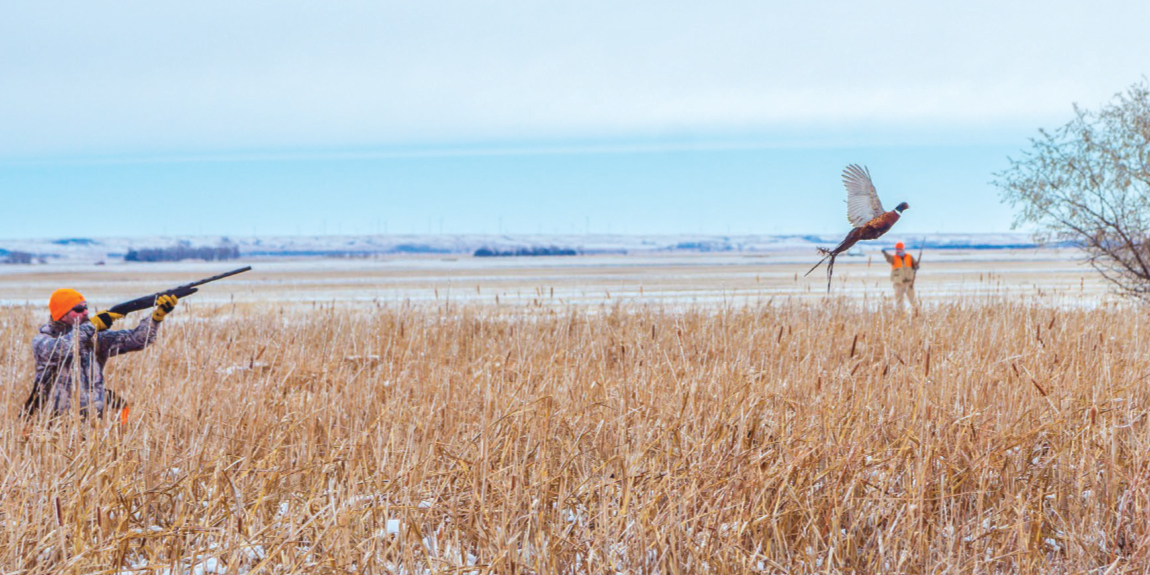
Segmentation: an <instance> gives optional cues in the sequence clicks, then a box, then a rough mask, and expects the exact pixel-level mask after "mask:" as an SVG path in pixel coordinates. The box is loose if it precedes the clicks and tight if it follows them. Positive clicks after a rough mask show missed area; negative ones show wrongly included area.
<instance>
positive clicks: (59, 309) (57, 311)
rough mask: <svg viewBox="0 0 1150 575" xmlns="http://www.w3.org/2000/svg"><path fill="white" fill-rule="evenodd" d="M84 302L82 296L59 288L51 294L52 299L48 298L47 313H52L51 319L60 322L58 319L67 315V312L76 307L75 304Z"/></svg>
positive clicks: (76, 292)
mask: <svg viewBox="0 0 1150 575" xmlns="http://www.w3.org/2000/svg"><path fill="white" fill-rule="evenodd" d="M82 301H85V300H84V296H83V295H81V294H80V292H78V291H76V290H74V289H68V288H61V289H58V290H56V291H54V292H52V297H50V298H48V311H50V312H52V319H53V320H55V321H60V318H62V317H64V316H65V315H67V314H68V311H69V310H71V309H72V308H74V307H76V304H78V303H80V302H82Z"/></svg>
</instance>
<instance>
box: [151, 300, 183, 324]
mask: <svg viewBox="0 0 1150 575" xmlns="http://www.w3.org/2000/svg"><path fill="white" fill-rule="evenodd" d="M177 303H179V298H177V297H176V296H174V295H172V294H165V295H162V296H160V297H158V298H156V309H155V311H153V312H152V321H155V322H156V323H160V322H161V321H164V318H165V317H166V316H167V315H168V314H170V313H172V310H174V309H176V304H177Z"/></svg>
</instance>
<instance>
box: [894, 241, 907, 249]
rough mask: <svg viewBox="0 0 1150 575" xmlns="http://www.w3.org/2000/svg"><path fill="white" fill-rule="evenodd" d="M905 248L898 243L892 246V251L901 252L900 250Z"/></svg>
mask: <svg viewBox="0 0 1150 575" xmlns="http://www.w3.org/2000/svg"><path fill="white" fill-rule="evenodd" d="M905 248H906V245H905V244H903V243H902V242H898V243H897V244H895V245H894V249H896V250H901V249H905Z"/></svg>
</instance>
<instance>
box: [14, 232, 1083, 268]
mask: <svg viewBox="0 0 1150 575" xmlns="http://www.w3.org/2000/svg"><path fill="white" fill-rule="evenodd" d="M841 239H842V235H841V234H826V235H741V236H730V235H704V234H679V235H650V236H636V235H577V234H571V235H482V234H465V235H431V234H429V235H372V236H273V237H225V236H179V237H172V236H151V237H125V238H74V237H73V238H53V239H35V240H0V261H2V260H3V259H4V258H5V256H7V255H8V254H10V253H12V252H23V253H30V254H32V256H33V257H34V258H35V260H36V261H49V262H51V261H61V262H100V261H105V262H109V263H111V262H120V261H123V259H124V256H125V255H126V254H127V253H128V251H129V250H141V249H146V248H164V247H171V246H177V245H184V246H191V247H201V246H210V247H214V246H220V245H234V246H237V247H238V248H239V252H240V257H243V258H253V257H256V258H258V257H362V256H373V255H387V254H396V255H402V254H410V255H419V254H444V255H447V254H451V255H472V254H474V253H475V252H476V251H477V250H480V249H486V250H491V251H496V252H522V253H530V252H533V251H534V252H537V253H542V252H543V251H545V250H546V249H556V248H558V249H564V250H568V249H569V250H574V251H575V252H576V253H578V254H644V253H655V252H687V253H690V252H780V251H795V250H811V251H814V249H815V247H817V246H822V247H833V246H834V245H836V244H837V243H838V242H839V241H840V240H841ZM900 240H901V241H904V242H906V244H907V247H908V249H912V250H914V249H918V248H919V247H925V248H927V249H979V250H993V249H1020V248H1022V249H1025V248H1036V247H1038V246H1037V245H1036V244H1035V243H1034V241H1033V240H1032V238H1031V236H1030V235H1029V234H1022V233H1006V234H923V235H918V234H914V235H906V236H898V235H894V234H891V235H890V236H888V237H887V238H883V239H882V240H879V241H875V242H866V243H865V244H860V245H859V247H860V248H861V249H862V250H863V251H864V252H874V251H877V250H879V249H882V248H891V247H893V246H894V244H895V242H896V241H900ZM1050 247H1066V246H1061V245H1059V246H1050Z"/></svg>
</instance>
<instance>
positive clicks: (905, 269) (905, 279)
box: [882, 242, 919, 309]
mask: <svg viewBox="0 0 1150 575" xmlns="http://www.w3.org/2000/svg"><path fill="white" fill-rule="evenodd" d="M882 256H883V257H884V258H886V262H887V263H888V264H890V281H891V283H893V284H894V297H895V300H896V301H897V302H898V306H899V307H903V306H904V304H903V298H910V304H911V305H912V306H914V308H915V309H918V299H917V298H915V296H914V277H915V275H916V274H917V273H918V265H919V262H917V261H915V260H914V258H913V257H911V255H910V254H908V253H906V244H903V243H902V242H898V243H896V244H895V245H894V255H893V256H892V255H890V254H888V253H886V250H885V249H884V250H882Z"/></svg>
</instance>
